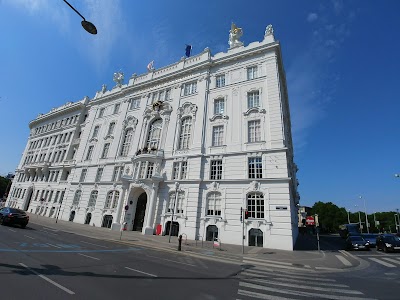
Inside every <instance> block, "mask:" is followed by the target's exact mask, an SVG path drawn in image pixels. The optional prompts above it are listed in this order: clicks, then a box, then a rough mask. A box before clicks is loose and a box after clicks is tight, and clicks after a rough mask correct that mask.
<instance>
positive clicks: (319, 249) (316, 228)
mask: <svg viewBox="0 0 400 300" xmlns="http://www.w3.org/2000/svg"><path fill="white" fill-rule="evenodd" d="M314 223H315V230H316V231H317V245H318V251H321V248H320V246H319V220H318V215H315V218H314Z"/></svg>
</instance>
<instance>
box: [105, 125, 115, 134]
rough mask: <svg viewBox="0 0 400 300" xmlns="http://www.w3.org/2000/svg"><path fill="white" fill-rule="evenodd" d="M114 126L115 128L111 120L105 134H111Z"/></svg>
mask: <svg viewBox="0 0 400 300" xmlns="http://www.w3.org/2000/svg"><path fill="white" fill-rule="evenodd" d="M114 128H115V122H111V123H110V125H109V126H108V132H107V135H110V134H113V133H114Z"/></svg>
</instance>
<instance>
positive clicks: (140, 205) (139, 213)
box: [132, 193, 147, 231]
mask: <svg viewBox="0 0 400 300" xmlns="http://www.w3.org/2000/svg"><path fill="white" fill-rule="evenodd" d="M146 204H147V195H146V193H143V194H141V195H140V196H139V198H138V200H137V204H136V213H135V220H134V221H133V229H132V230H133V231H142V228H143V223H144V215H145V214H146Z"/></svg>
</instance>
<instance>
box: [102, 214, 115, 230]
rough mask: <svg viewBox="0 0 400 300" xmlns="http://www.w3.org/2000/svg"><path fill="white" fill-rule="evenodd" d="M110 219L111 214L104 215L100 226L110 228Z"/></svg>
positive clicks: (111, 218) (111, 217)
mask: <svg viewBox="0 0 400 300" xmlns="http://www.w3.org/2000/svg"><path fill="white" fill-rule="evenodd" d="M112 221H113V216H112V215H105V216H104V218H103V224H101V227H106V228H111V224H112Z"/></svg>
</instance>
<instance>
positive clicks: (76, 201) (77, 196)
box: [72, 190, 82, 205]
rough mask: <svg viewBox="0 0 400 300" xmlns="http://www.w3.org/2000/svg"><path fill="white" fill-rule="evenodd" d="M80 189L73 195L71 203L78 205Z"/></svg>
mask: <svg viewBox="0 0 400 300" xmlns="http://www.w3.org/2000/svg"><path fill="white" fill-rule="evenodd" d="M81 196H82V191H81V190H77V191H76V192H75V195H74V200H73V201H72V205H79V201H80V200H81Z"/></svg>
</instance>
